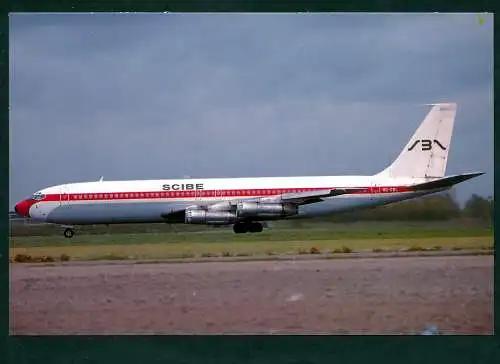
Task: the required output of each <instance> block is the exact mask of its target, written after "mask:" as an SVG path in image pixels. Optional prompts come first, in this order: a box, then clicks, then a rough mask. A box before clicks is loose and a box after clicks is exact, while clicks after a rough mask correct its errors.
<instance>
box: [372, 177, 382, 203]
mask: <svg viewBox="0 0 500 364" xmlns="http://www.w3.org/2000/svg"><path fill="white" fill-rule="evenodd" d="M370 192H371V198H372V200H374V199H376V198H377V194H379V193H380V183H377V182H376V181H372V183H371V191H370Z"/></svg>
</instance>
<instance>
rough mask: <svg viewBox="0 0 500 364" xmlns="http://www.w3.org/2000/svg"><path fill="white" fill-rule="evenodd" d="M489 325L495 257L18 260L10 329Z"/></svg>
mask: <svg viewBox="0 0 500 364" xmlns="http://www.w3.org/2000/svg"><path fill="white" fill-rule="evenodd" d="M425 324H433V325H436V326H437V327H438V329H439V330H440V331H441V332H443V333H445V334H452V333H458V334H492V332H493V256H458V257H457V256H455V257H421V258H416V257H411V258H378V259H377V258H376V259H373V258H372V259H346V260H305V261H296V262H293V261H282V262H277V261H261V262H227V263H184V264H131V263H124V264H112V265H111V264H108V265H105V264H103V265H99V264H95V263H94V264H92V265H90V264H89V265H85V264H84V265H71V264H70V265H66V266H53V267H47V266H45V267H44V266H39V265H36V264H35V265H25V264H13V265H11V324H10V327H11V333H12V334H130V333H131V334H140V333H143V334H179V333H186V334H191V333H196V334H204V333H264V334H269V333H334V334H360V333H364V334H392V333H394V334H396V333H407V334H412V333H417V332H419V331H421V330H422V329H423V328H424V326H425Z"/></svg>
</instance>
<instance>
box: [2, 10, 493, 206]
mask: <svg viewBox="0 0 500 364" xmlns="http://www.w3.org/2000/svg"><path fill="white" fill-rule="evenodd" d="M481 19H482V20H480V17H479V16H478V15H476V14H444V15H443V14H426V15H423V14H397V15H383V14H373V15H369V14H365V15H363V14H352V15H351V14H140V15H132V14H66V15H63V14H56V15H51V14H40V15H37V14H14V15H11V16H10V97H11V99H10V129H11V149H10V150H11V180H10V185H11V186H10V201H11V205H12V204H13V203H14V202H15V201H17V200H19V199H21V198H24V197H26V196H27V195H30V194H31V193H33V192H35V191H36V190H38V189H41V188H44V187H47V186H50V185H56V184H61V183H66V182H78V181H89V180H97V179H98V178H99V177H100V176H101V175H103V176H104V178H105V179H108V180H110V179H156V178H183V176H185V175H190V176H193V177H251V176H255V177H258V176H293V175H343V174H363V175H367V174H373V173H376V172H378V171H380V170H381V169H383V168H385V167H386V166H387V165H388V164H390V163H391V162H392V161H393V160H394V158H395V157H396V156H397V155H398V153H399V152H400V150H401V149H402V148H403V146H404V145H405V144H406V143H407V141H408V139H409V137H410V136H411V135H412V134H413V132H414V131H415V130H416V128H417V127H418V125H419V123H420V122H421V121H422V119H423V118H424V117H425V114H426V113H427V112H428V110H429V106H425V105H423V104H425V103H433V102H439V101H456V102H457V103H458V112H457V118H456V122H455V130H454V135H453V139H452V145H451V151H450V156H449V161H448V168H447V173H448V174H452V173H461V172H467V171H477V170H480V171H484V172H486V175H484V176H482V177H479V178H477V179H475V180H472V181H469V182H465V183H463V184H462V185H460V186H458V187H457V188H456V194H457V196H458V197H459V198H460V199H464V198H466V197H468V196H469V195H470V194H471V193H478V194H481V195H483V196H488V195H492V194H493V18H492V16H491V15H482V17H481Z"/></svg>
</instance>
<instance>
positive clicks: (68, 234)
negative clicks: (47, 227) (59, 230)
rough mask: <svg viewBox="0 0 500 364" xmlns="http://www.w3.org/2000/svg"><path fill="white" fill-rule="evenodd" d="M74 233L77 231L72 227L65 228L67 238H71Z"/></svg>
mask: <svg viewBox="0 0 500 364" xmlns="http://www.w3.org/2000/svg"><path fill="white" fill-rule="evenodd" d="M73 235H75V231H74V230H73V229H72V228H66V229H65V230H64V237H65V238H68V239H71V238H72V237H73Z"/></svg>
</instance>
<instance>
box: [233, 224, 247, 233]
mask: <svg viewBox="0 0 500 364" xmlns="http://www.w3.org/2000/svg"><path fill="white" fill-rule="evenodd" d="M233 231H234V233H235V234H244V233H246V232H247V229H246V226H245V224H242V223H236V224H234V225H233Z"/></svg>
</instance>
